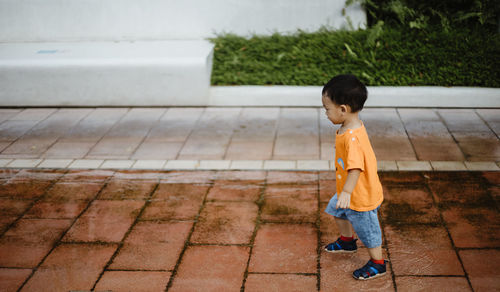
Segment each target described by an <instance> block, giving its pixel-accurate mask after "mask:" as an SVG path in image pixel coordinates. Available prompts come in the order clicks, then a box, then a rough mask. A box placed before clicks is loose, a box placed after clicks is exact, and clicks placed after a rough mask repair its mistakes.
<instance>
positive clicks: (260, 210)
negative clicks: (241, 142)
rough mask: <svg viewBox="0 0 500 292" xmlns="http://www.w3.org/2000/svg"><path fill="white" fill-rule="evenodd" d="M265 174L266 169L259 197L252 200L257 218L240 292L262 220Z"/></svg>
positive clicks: (243, 285)
mask: <svg viewBox="0 0 500 292" xmlns="http://www.w3.org/2000/svg"><path fill="white" fill-rule="evenodd" d="M267 175H268V172H267V171H266V176H265V179H264V183H263V186H262V187H261V188H260V194H259V198H258V199H257V200H256V201H254V203H255V204H256V205H257V207H258V210H257V218H256V219H255V227H254V230H253V232H252V236H251V237H250V243H249V245H250V250H249V251H248V260H247V264H246V267H245V272H243V281H242V283H241V288H240V292H244V291H245V284H246V282H247V279H248V274H249V271H248V269H249V267H250V260H251V259H252V254H253V248H254V245H255V238H256V237H257V232H258V231H259V228H260V224H261V223H262V221H261V214H262V207H263V206H264V201H265V194H266V190H267V186H268V183H267Z"/></svg>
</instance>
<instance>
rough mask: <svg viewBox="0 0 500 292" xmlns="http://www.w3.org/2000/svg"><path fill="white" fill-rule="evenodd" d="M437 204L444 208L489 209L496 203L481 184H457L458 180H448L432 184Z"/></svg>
mask: <svg viewBox="0 0 500 292" xmlns="http://www.w3.org/2000/svg"><path fill="white" fill-rule="evenodd" d="M429 186H430V187H431V190H432V191H433V193H434V194H435V198H436V201H437V203H438V204H439V205H440V206H441V207H443V208H448V207H453V206H459V205H467V206H468V207H486V208H487V207H489V206H493V205H494V204H495V201H494V200H493V199H492V197H491V196H490V195H489V194H488V190H487V189H486V188H483V187H482V186H481V185H480V184H479V183H478V184H476V183H472V184H469V183H463V182H462V181H461V182H460V183H457V180H446V181H441V182H435V183H430V184H429Z"/></svg>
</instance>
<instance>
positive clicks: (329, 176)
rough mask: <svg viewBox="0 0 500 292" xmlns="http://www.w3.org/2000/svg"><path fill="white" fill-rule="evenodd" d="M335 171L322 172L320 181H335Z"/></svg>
mask: <svg viewBox="0 0 500 292" xmlns="http://www.w3.org/2000/svg"><path fill="white" fill-rule="evenodd" d="M335 179H336V177H335V171H320V172H319V180H335Z"/></svg>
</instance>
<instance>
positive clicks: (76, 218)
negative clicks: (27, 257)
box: [17, 171, 114, 292]
mask: <svg viewBox="0 0 500 292" xmlns="http://www.w3.org/2000/svg"><path fill="white" fill-rule="evenodd" d="M68 173H69V171H67V172H66V173H65V174H64V175H63V176H61V177H60V178H59V179H58V180H57V181H58V182H59V180H60V179H62V178H63V177H64V176H66V174H68ZM113 175H114V173H113V174H112V175H110V176H109V177H108V178H106V180H105V181H104V183H103V185H102V187H101V189H100V190H99V191H98V192H97V193H96V194H95V195H94V198H93V199H91V200H90V201H89V202H88V203H87V206H85V208H84V209H83V210H82V211H81V212H80V214H78V216H76V217H75V219H74V220H73V222H71V224H70V225H69V227H68V228H67V229H66V230H65V231H64V232H62V233H61V236H60V237H59V239H58V240H56V241H55V243H54V245H53V246H52V248H51V249H50V251H49V252H48V253H47V254H46V255H45V256H44V257H43V258H42V260H41V261H40V262H39V263H38V265H37V266H36V267H35V268H32V272H31V274H30V275H29V276H28V277H27V278H26V280H24V282H23V283H22V285H21V286H19V289H18V290H17V291H18V292H19V291H21V290H22V288H23V287H24V286H25V285H26V284H27V283H28V281H29V280H30V279H31V278H32V277H33V275H34V274H35V272H36V271H38V269H39V268H40V266H41V265H42V264H43V262H44V261H45V260H46V259H47V258H48V257H49V255H50V254H51V253H52V252H53V251H54V250H55V249H56V248H57V247H58V246H60V245H61V244H66V243H65V242H62V239H63V238H64V236H66V234H67V233H68V231H69V230H70V229H71V228H72V227H73V225H75V223H76V221H78V219H79V218H80V217H81V216H82V215H83V214H84V213H85V212H86V211H87V210H88V209H89V208H90V205H91V204H92V202H94V201H95V200H96V198H97V197H98V196H99V194H100V193H101V192H102V190H103V189H104V188H105V187H106V186H107V184H108V182H109V180H110V179H111V178H112V177H113Z"/></svg>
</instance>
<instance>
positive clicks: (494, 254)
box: [459, 249, 500, 291]
mask: <svg viewBox="0 0 500 292" xmlns="http://www.w3.org/2000/svg"><path fill="white" fill-rule="evenodd" d="M459 254H460V258H461V259H462V262H463V263H464V268H465V271H467V274H468V275H469V279H470V281H471V283H472V288H474V291H495V290H498V287H500V278H499V277H498V270H500V264H499V262H498V259H500V251H499V250H492V249H490V250H462V251H460V252H459Z"/></svg>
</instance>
